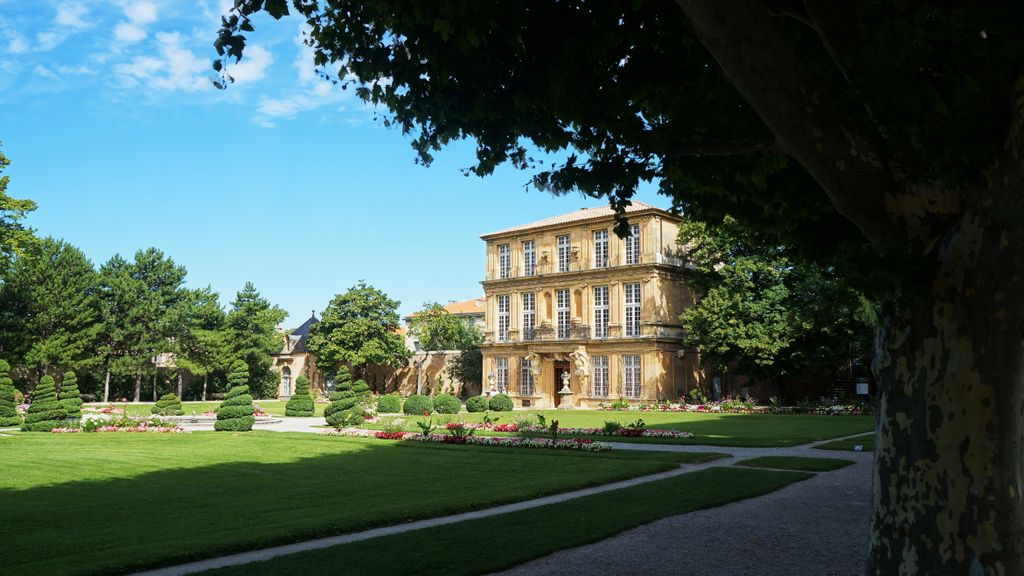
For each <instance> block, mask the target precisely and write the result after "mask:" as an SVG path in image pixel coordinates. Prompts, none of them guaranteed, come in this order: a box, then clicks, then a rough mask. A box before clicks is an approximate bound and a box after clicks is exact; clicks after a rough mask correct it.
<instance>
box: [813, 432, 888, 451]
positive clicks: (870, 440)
mask: <svg viewBox="0 0 1024 576" xmlns="http://www.w3.org/2000/svg"><path fill="white" fill-rule="evenodd" d="M857 444H860V445H861V446H863V447H864V450H863V451H864V452H874V451H875V435H874V433H871V434H865V435H863V436H854V437H853V438H847V439H846V440H836V441H835V442H829V443H828V444H822V445H821V446H815V448H817V449H819V450H845V451H847V452H852V451H853V447H854V446H856V445H857Z"/></svg>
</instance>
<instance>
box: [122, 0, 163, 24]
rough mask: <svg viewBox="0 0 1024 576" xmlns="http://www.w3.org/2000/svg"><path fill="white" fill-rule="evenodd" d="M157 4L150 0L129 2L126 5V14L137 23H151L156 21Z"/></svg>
mask: <svg viewBox="0 0 1024 576" xmlns="http://www.w3.org/2000/svg"><path fill="white" fill-rule="evenodd" d="M156 14H157V9H156V4H153V3H152V2H149V1H148V0H138V1H135V2H129V3H128V4H126V5H125V7H124V15H125V16H127V17H128V19H129V20H131V21H132V22H134V23H136V24H150V23H152V22H156Z"/></svg>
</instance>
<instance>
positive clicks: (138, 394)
mask: <svg viewBox="0 0 1024 576" xmlns="http://www.w3.org/2000/svg"><path fill="white" fill-rule="evenodd" d="M140 400H142V372H136V373H135V398H134V399H133V400H132V401H133V402H138V401H140Z"/></svg>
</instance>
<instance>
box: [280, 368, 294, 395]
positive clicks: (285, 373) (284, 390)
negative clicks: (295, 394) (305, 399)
mask: <svg viewBox="0 0 1024 576" xmlns="http://www.w3.org/2000/svg"><path fill="white" fill-rule="evenodd" d="M281 395H282V396H291V395H292V369H291V368H289V367H287V366H285V367H284V368H282V369H281Z"/></svg>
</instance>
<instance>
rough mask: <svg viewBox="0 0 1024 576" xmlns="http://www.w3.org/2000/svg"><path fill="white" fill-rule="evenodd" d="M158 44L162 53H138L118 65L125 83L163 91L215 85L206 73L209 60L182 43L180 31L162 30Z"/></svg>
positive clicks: (203, 87)
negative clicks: (156, 54)
mask: <svg viewBox="0 0 1024 576" xmlns="http://www.w3.org/2000/svg"><path fill="white" fill-rule="evenodd" d="M156 44H157V52H158V56H136V57H135V58H133V59H132V60H131V61H129V62H127V63H125V64H119V65H118V66H117V67H116V68H115V71H114V72H115V74H116V75H117V77H118V78H119V79H120V80H121V81H122V83H124V84H125V85H128V86H136V85H145V86H146V87H148V88H150V89H151V90H156V91H160V92H176V91H181V92H198V91H201V90H208V89H210V88H211V87H212V86H211V84H210V81H209V79H208V78H207V76H206V69H207V66H209V62H208V61H207V60H206V59H205V58H199V57H198V56H196V55H195V54H194V53H193V52H192V51H191V50H189V49H188V48H185V47H184V46H182V36H181V34H180V33H178V32H159V33H157V35H156Z"/></svg>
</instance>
